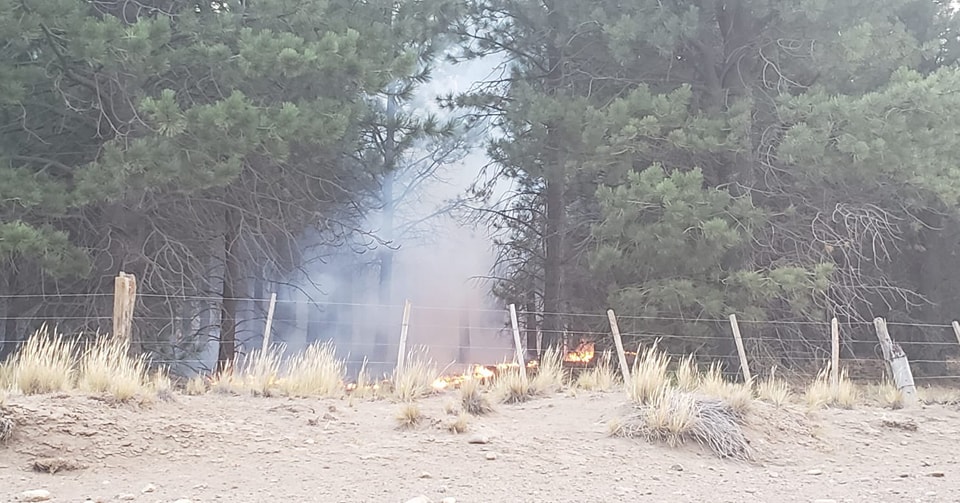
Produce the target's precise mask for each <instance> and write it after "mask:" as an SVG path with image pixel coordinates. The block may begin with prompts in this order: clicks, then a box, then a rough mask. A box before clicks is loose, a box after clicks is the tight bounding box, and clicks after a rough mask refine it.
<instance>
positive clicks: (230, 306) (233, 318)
mask: <svg viewBox="0 0 960 503" xmlns="http://www.w3.org/2000/svg"><path fill="white" fill-rule="evenodd" d="M223 220H224V228H225V231H224V235H223V261H224V266H223V289H222V300H221V304H220V351H219V353H218V355H217V368H216V371H217V372H220V371H222V370H224V368H225V367H226V366H227V365H228V364H229V363H231V362H232V361H233V359H234V357H235V356H236V352H237V308H238V307H239V303H240V301H239V300H237V298H238V296H239V293H240V292H242V291H243V289H242V287H241V281H242V279H241V277H240V258H239V257H238V256H237V240H238V239H239V237H240V216H239V215H238V214H237V210H236V209H234V208H227V210H226V212H225V213H224V219H223Z"/></svg>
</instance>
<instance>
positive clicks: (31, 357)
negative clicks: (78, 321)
mask: <svg viewBox="0 0 960 503" xmlns="http://www.w3.org/2000/svg"><path fill="white" fill-rule="evenodd" d="M75 349H76V346H75V344H74V343H73V342H72V341H66V340H64V338H63V336H62V335H59V334H58V335H56V336H53V337H51V336H50V335H49V333H48V332H47V329H46V327H45V326H44V327H43V328H41V329H40V330H37V331H36V332H35V333H34V334H33V335H32V336H31V337H30V338H29V339H27V340H26V342H24V343H23V346H21V348H20V351H19V352H17V354H16V356H14V358H13V360H12V362H11V370H10V373H11V375H12V377H13V381H14V386H15V387H16V388H18V389H19V390H20V391H21V392H22V393H24V394H25V395H34V394H40V393H53V392H56V391H66V390H68V389H70V385H71V384H72V382H73V374H74V370H73V365H74V360H73V357H74V354H75V353H74V351H75Z"/></svg>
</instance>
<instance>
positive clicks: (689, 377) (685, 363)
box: [673, 355, 701, 391]
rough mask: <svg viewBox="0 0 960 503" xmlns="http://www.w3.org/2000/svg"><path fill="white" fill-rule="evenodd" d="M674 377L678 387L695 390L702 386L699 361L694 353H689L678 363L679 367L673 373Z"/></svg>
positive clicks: (684, 389)
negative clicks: (694, 357) (698, 368)
mask: <svg viewBox="0 0 960 503" xmlns="http://www.w3.org/2000/svg"><path fill="white" fill-rule="evenodd" d="M673 379H674V381H675V382H676V386H677V389H680V390H683V391H693V390H695V389H697V387H698V386H700V379H701V375H700V372H699V370H697V362H696V361H694V359H693V355H688V356H686V357H684V358H682V359H680V361H679V362H678V363H677V369H676V370H675V371H674V373H673Z"/></svg>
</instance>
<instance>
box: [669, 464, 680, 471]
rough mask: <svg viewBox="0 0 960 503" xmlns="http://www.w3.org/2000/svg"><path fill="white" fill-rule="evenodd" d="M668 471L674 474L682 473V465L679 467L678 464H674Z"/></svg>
mask: <svg viewBox="0 0 960 503" xmlns="http://www.w3.org/2000/svg"><path fill="white" fill-rule="evenodd" d="M670 469H671V470H673V471H675V472H682V471H683V465H681V464H680V463H677V464H675V465H670Z"/></svg>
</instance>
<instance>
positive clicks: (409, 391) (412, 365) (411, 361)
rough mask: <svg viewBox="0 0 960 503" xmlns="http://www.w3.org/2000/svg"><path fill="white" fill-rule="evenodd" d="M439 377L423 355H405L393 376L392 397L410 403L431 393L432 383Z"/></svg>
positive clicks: (434, 367)
mask: <svg viewBox="0 0 960 503" xmlns="http://www.w3.org/2000/svg"><path fill="white" fill-rule="evenodd" d="M439 376H440V373H439V372H438V371H437V367H436V365H434V364H433V362H432V361H430V360H428V359H427V358H426V357H425V355H421V354H417V353H416V352H413V351H411V352H410V353H407V358H406V362H405V364H404V366H403V368H402V369H397V370H396V371H395V372H394V374H393V396H394V397H395V398H396V399H397V400H399V401H401V402H411V401H414V400H417V399H419V398H422V397H424V396H427V395H428V394H430V393H431V392H432V391H433V387H432V386H431V385H432V384H433V381H435V380H436V379H437V378H438V377H439Z"/></svg>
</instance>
